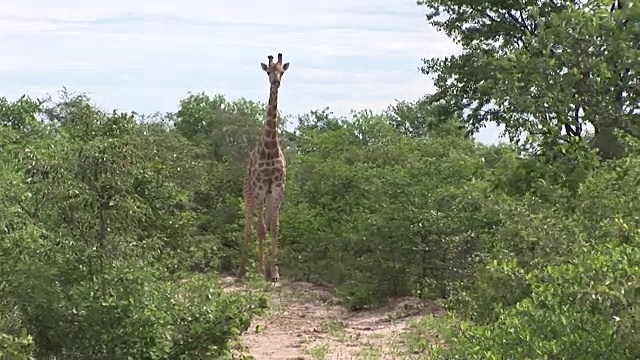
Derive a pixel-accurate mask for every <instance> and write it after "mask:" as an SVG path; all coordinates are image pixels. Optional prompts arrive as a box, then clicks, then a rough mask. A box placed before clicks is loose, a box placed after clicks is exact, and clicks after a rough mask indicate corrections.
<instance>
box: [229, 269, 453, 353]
mask: <svg viewBox="0 0 640 360" xmlns="http://www.w3.org/2000/svg"><path fill="white" fill-rule="evenodd" d="M225 283H226V284H227V288H228V290H229V291H242V289H243V287H244V286H246V285H239V284H237V283H234V280H233V278H227V279H225ZM267 293H268V295H269V298H270V304H271V310H270V311H269V313H268V314H267V315H265V316H262V317H260V318H257V319H255V320H254V322H253V323H252V324H251V326H250V328H249V330H248V331H247V332H246V333H245V334H244V335H243V336H242V343H243V347H244V351H243V355H241V356H238V358H239V359H242V358H245V359H251V358H253V359H256V360H276V359H277V360H303V359H304V360H306V359H336V360H347V359H349V360H350V359H354V360H355V359H380V360H385V359H407V358H411V357H410V356H408V354H406V349H403V347H402V345H401V344H402V341H401V338H400V337H401V335H402V333H403V332H404V331H405V330H406V329H407V327H408V324H410V323H411V322H413V321H415V320H417V319H418V318H419V317H420V316H421V315H424V314H433V313H439V312H441V310H440V309H437V308H435V306H429V307H425V306H423V305H422V304H421V302H420V301H418V300H417V299H413V298H404V299H398V300H395V301H393V302H392V303H391V304H389V305H387V306H385V307H384V308H381V309H377V310H363V311H358V312H349V311H348V310H346V309H345V308H344V307H343V306H340V305H339V304H338V301H337V300H336V298H335V297H334V295H333V294H332V293H331V291H330V290H329V289H327V288H323V287H321V286H317V285H312V284H309V283H292V284H286V283H285V284H281V285H274V287H272V288H271V289H269V290H268V292H267Z"/></svg>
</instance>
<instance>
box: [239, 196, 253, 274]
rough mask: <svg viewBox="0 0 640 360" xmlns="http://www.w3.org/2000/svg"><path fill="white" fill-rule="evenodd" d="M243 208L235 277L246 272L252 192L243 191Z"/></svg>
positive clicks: (251, 219)
mask: <svg viewBox="0 0 640 360" xmlns="http://www.w3.org/2000/svg"><path fill="white" fill-rule="evenodd" d="M244 198H245V199H244V200H245V209H244V232H243V240H242V246H241V248H240V260H239V261H238V271H237V272H236V277H237V278H239V279H242V278H243V277H244V276H245V274H246V271H247V269H246V266H247V264H246V263H247V255H248V253H249V244H250V243H251V235H252V231H253V229H252V228H251V223H252V221H253V214H254V212H255V202H254V201H253V193H251V192H249V191H245V197H244Z"/></svg>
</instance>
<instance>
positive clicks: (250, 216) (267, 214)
mask: <svg viewBox="0 0 640 360" xmlns="http://www.w3.org/2000/svg"><path fill="white" fill-rule="evenodd" d="M268 59H269V64H268V65H266V64H264V63H262V64H260V65H261V66H262V70H264V71H265V72H266V73H267V75H268V76H269V83H270V90H269V102H268V105H267V121H266V124H265V127H264V130H263V132H262V136H261V137H260V139H259V140H258V143H257V144H256V147H255V148H254V149H253V151H252V152H251V156H250V157H249V160H248V161H247V169H246V175H245V178H244V183H243V197H244V203H245V225H244V234H243V235H244V239H243V244H242V248H241V253H240V261H239V267H238V273H237V276H238V277H239V278H242V277H243V276H244V274H245V271H246V261H247V253H248V252H249V244H250V243H251V236H252V235H253V229H252V225H253V221H254V218H255V228H256V232H257V233H258V252H259V254H258V272H259V273H260V274H262V275H264V276H266V277H267V278H270V279H271V280H274V281H277V280H278V279H279V278H280V274H279V271H278V264H277V262H278V232H279V228H280V206H281V204H282V202H283V201H284V194H285V182H286V176H287V164H286V161H285V158H284V154H283V152H282V148H281V146H280V140H279V138H278V131H277V115H278V90H279V88H280V80H281V79H282V75H283V74H284V72H285V71H286V70H287V69H288V68H289V63H282V54H278V61H277V62H273V56H268ZM267 226H268V227H267ZM267 230H269V232H270V235H271V249H270V250H271V251H270V254H269V257H268V260H269V261H268V262H269V266H268V269H269V272H268V273H267V272H266V269H265V248H264V242H265V238H266V234H267Z"/></svg>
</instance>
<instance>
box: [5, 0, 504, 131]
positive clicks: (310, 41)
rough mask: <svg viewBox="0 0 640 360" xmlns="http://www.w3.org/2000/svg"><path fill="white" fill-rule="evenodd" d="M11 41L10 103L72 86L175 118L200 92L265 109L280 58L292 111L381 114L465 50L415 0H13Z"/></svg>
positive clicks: (107, 101) (419, 91)
mask: <svg viewBox="0 0 640 360" xmlns="http://www.w3.org/2000/svg"><path fill="white" fill-rule="evenodd" d="M0 43H1V44H2V53H0V80H1V81H0V84H2V87H1V88H0V96H7V97H9V98H11V99H15V98H17V97H18V96H20V95H22V94H28V95H31V96H34V97H39V96H44V95H46V94H51V95H55V94H56V92H57V91H59V90H60V89H61V88H62V86H66V87H67V88H68V89H69V90H72V91H77V92H86V93H88V94H89V95H90V96H91V97H92V99H93V100H94V102H96V103H97V104H98V105H99V106H101V107H103V108H105V109H113V108H117V109H120V110H124V111H131V110H135V111H138V112H141V113H150V112H155V111H161V112H165V111H175V110H176V109H177V106H178V102H179V101H180V99H182V98H184V97H186V96H187V93H188V92H189V91H191V92H200V91H205V92H206V93H207V94H209V95H214V94H219V93H221V94H224V95H225V96H226V97H227V98H228V99H231V100H233V99H236V98H239V97H245V98H249V99H252V100H257V101H263V102H266V99H267V97H268V79H267V76H266V74H265V73H264V72H263V71H262V70H261V69H260V62H266V56H267V55H269V54H273V55H276V54H277V53H278V52H282V53H283V54H284V58H285V61H289V62H290V63H291V67H290V68H289V71H287V73H286V74H285V77H284V79H283V82H282V87H281V90H280V91H281V95H280V109H281V111H282V112H283V113H285V114H300V113H306V112H308V111H310V110H312V109H322V108H324V107H327V106H328V107H329V108H330V109H331V110H332V111H333V112H334V113H336V114H339V115H346V114H348V112H349V110H350V109H362V108H369V109H372V110H382V109H385V108H387V106H388V105H390V104H393V103H394V102H395V100H396V99H398V100H416V99H418V98H419V97H420V96H422V95H424V94H426V93H428V92H431V91H432V90H433V85H432V81H431V80H430V79H429V78H428V77H426V76H425V75H422V74H421V73H420V72H419V71H418V70H417V68H418V67H419V66H420V65H421V60H420V59H422V58H424V57H431V56H447V55H451V54H454V53H456V52H457V51H458V49H457V47H456V46H455V45H454V44H453V43H452V42H451V41H450V40H449V39H448V38H447V37H445V36H444V35H442V34H439V33H437V32H436V31H435V30H434V29H432V28H430V27H429V26H428V25H427V23H426V21H425V19H424V10H423V9H421V8H420V7H418V6H417V5H416V4H415V1H414V0H399V1H395V2H392V1H388V0H349V1H344V0H324V1H299V0H295V1H294V0H261V1H258V0H242V1H237V2H226V1H225V2H223V1H205V0H182V1H167V0H155V1H151V0H135V1H128V0H127V1H125V0H109V1H100V2H96V1H86V0H57V1H45V0H3V1H2V6H0ZM498 136H499V132H498V130H497V129H496V128H495V127H494V126H491V127H488V128H487V129H485V130H484V131H482V132H481V133H480V134H479V135H478V136H476V138H477V139H478V140H480V141H482V142H490V143H494V142H496V141H497V140H498Z"/></svg>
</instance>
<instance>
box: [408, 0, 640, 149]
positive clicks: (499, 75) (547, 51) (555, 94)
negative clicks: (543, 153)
mask: <svg viewBox="0 0 640 360" xmlns="http://www.w3.org/2000/svg"><path fill="white" fill-rule="evenodd" d="M418 4H419V5H422V6H425V7H426V8H427V11H428V12H427V20H428V21H429V23H430V24H432V25H433V26H434V27H436V28H437V29H438V30H440V31H443V32H445V33H446V34H447V35H449V36H450V37H452V39H453V40H454V41H456V42H457V43H459V44H460V45H462V47H463V52H462V54H460V55H456V56H451V57H448V58H445V59H436V58H432V59H425V60H424V63H425V65H424V67H423V68H422V71H423V72H424V73H425V74H430V75H435V85H436V87H437V92H436V93H435V94H434V95H433V96H431V97H430V100H431V101H432V102H438V103H439V102H444V103H445V104H447V106H448V107H449V108H450V110H451V111H460V112H462V111H465V116H464V119H465V122H466V124H467V126H468V128H469V129H470V130H476V129H477V128H478V127H480V126H482V125H483V124H484V123H486V122H495V123H497V124H501V125H504V127H505V131H506V132H507V133H508V135H509V136H510V139H511V140H512V141H514V142H520V141H521V140H525V141H524V142H523V143H524V145H525V148H526V149H528V150H530V151H532V150H534V148H538V149H539V147H540V146H545V147H554V146H557V145H558V144H563V143H566V142H568V141H570V138H578V139H581V138H582V137H583V136H584V135H585V131H586V129H587V126H588V125H591V126H593V127H594V132H595V138H594V139H593V141H592V142H591V143H592V144H593V146H595V147H596V148H597V149H598V150H599V152H600V154H601V155H602V156H603V157H604V158H617V157H620V156H622V155H623V154H624V148H623V144H621V143H620V141H619V138H618V136H617V131H623V132H625V133H627V134H630V135H632V136H635V137H638V136H640V131H639V130H640V128H638V127H637V125H635V124H637V121H638V117H639V116H640V115H638V113H637V110H638V107H639V105H638V104H640V98H639V97H640V90H639V89H640V87H638V84H637V73H638V70H637V69H640V62H639V61H638V56H637V53H638V50H637V49H636V47H635V44H636V43H637V41H638V29H637V28H636V27H635V26H623V23H627V24H637V23H638V22H639V20H640V12H638V11H637V10H635V9H633V10H629V11H621V12H619V13H615V14H613V15H612V14H610V13H609V11H608V4H603V3H602V2H599V1H589V2H586V3H585V2H580V1H575V2H573V1H556V0H549V1H546V0H539V1H538V0H536V1H533V0H531V1H525V2H517V3H514V2H500V1H490V2H482V3H477V2H473V1H470V0H457V1H453V2H450V1H444V0H420V1H418ZM443 13H446V14H447V15H448V16H447V17H445V18H444V19H443V18H442V17H440V15H441V14H443ZM567 29H571V30H570V31H567ZM620 74H624V75H623V76H622V78H621V77H620ZM616 93H618V94H617V95H616ZM620 94H622V95H620ZM534 145H535V147H534Z"/></svg>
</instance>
